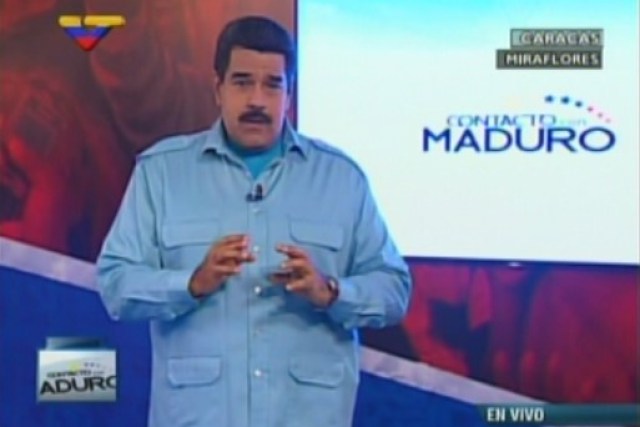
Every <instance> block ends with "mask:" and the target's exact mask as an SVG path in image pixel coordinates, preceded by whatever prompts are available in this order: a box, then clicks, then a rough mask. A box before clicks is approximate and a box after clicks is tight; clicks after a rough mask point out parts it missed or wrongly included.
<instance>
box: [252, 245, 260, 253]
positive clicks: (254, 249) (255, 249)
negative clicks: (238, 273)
mask: <svg viewBox="0 0 640 427" xmlns="http://www.w3.org/2000/svg"><path fill="white" fill-rule="evenodd" d="M253 252H255V253H258V252H260V246H258V245H255V246H254V247H253Z"/></svg>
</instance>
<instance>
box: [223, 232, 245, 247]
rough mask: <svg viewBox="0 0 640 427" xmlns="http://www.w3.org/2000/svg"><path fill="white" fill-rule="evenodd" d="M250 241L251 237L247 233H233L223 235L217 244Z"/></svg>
mask: <svg viewBox="0 0 640 427" xmlns="http://www.w3.org/2000/svg"><path fill="white" fill-rule="evenodd" d="M242 242H246V243H247V244H248V243H249V237H248V236H247V235H246V234H231V235H229V236H225V237H223V238H222V239H221V240H220V241H219V242H218V243H217V244H218V245H221V246H222V245H229V244H235V243H242Z"/></svg>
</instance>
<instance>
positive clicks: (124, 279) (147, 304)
mask: <svg viewBox="0 0 640 427" xmlns="http://www.w3.org/2000/svg"><path fill="white" fill-rule="evenodd" d="M142 160H143V161H142V162H138V163H137V164H136V166H135V168H134V172H133V175H132V177H131V179H130V181H129V184H128V187H127V190H126V192H125V195H124V198H123V201H122V204H121V206H120V210H119V211H118V213H117V215H116V218H115V221H114V223H113V225H112V227H111V230H110V231H109V233H108V235H107V238H106V240H105V242H104V244H103V247H102V251H101V253H100V255H99V257H98V261H97V275H98V277H97V282H98V290H99V292H100V295H101V297H102V300H103V302H104V305H105V307H106V308H107V311H108V313H109V315H110V316H111V317H112V318H113V319H115V320H121V319H122V320H124V319H127V320H151V319H158V320H170V319H173V318H175V317H177V316H180V315H181V314H184V313H186V312H188V311H190V310H192V309H194V308H195V307H197V306H198V305H199V301H198V300H197V299H195V298H194V297H193V296H192V295H191V293H190V292H189V290H188V286H189V281H190V279H191V275H192V274H193V271H187V270H166V269H163V268H162V266H161V261H160V250H159V247H158V239H157V233H156V226H155V224H156V211H155V208H154V205H155V204H154V201H155V200H154V196H156V198H157V196H158V195H157V194H155V195H154V194H153V191H152V190H151V187H150V186H149V181H148V176H147V172H146V170H145V163H144V160H145V159H142Z"/></svg>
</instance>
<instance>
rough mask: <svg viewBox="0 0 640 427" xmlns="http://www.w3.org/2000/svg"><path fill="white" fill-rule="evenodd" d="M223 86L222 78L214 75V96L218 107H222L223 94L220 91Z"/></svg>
mask: <svg viewBox="0 0 640 427" xmlns="http://www.w3.org/2000/svg"><path fill="white" fill-rule="evenodd" d="M221 86H222V80H221V79H220V77H218V74H217V73H215V72H214V73H213V95H214V98H215V101H216V105H217V106H218V107H220V106H221V104H222V101H221V94H220V89H221Z"/></svg>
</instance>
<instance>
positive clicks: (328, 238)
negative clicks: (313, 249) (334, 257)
mask: <svg viewBox="0 0 640 427" xmlns="http://www.w3.org/2000/svg"><path fill="white" fill-rule="evenodd" d="M290 228H291V237H293V239H294V240H296V241H298V242H300V243H311V244H315V245H319V246H325V247H328V248H331V249H340V248H341V247H342V243H343V239H344V233H343V230H342V227H341V226H339V225H336V224H322V223H318V222H309V221H301V220H292V221H291V224H290Z"/></svg>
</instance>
